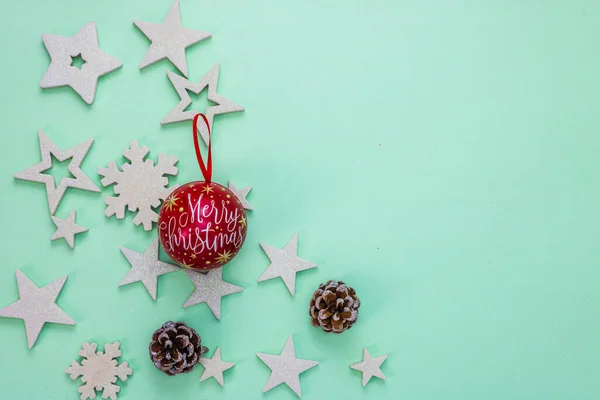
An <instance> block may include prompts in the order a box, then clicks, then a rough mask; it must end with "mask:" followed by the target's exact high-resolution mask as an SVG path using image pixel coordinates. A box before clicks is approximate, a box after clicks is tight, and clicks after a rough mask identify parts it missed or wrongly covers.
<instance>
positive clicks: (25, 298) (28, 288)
mask: <svg viewBox="0 0 600 400" xmlns="http://www.w3.org/2000/svg"><path fill="white" fill-rule="evenodd" d="M66 281H67V276H66V275H65V276H63V277H62V278H60V279H57V280H55V281H54V282H52V283H50V284H48V285H46V286H44V287H41V288H40V287H37V285H36V284H35V283H33V282H32V281H31V280H30V279H29V278H28V277H27V276H26V275H25V274H24V273H23V272H21V270H19V269H18V270H17V285H18V286H19V300H18V301H16V302H14V303H12V304H9V305H8V306H6V307H4V308H0V317H7V318H19V319H22V320H23V322H25V331H26V333H27V345H28V346H29V348H30V349H31V348H32V347H33V345H34V344H35V342H36V340H37V338H38V336H39V335H40V332H41V331H42V328H43V327H44V324H45V323H46V322H52V323H54V324H63V325H75V321H73V320H72V319H71V317H69V316H68V315H67V314H66V313H65V312H64V311H63V310H62V309H61V308H60V307H59V306H58V305H57V304H56V299H57V298H58V295H59V294H60V291H61V290H62V288H63V286H64V285H65V282H66Z"/></svg>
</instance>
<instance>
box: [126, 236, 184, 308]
mask: <svg viewBox="0 0 600 400" xmlns="http://www.w3.org/2000/svg"><path fill="white" fill-rule="evenodd" d="M121 252H122V253H123V255H125V257H126V258H127V261H129V264H131V269H130V270H129V272H127V275H125V276H124V277H123V279H121V282H119V286H123V285H128V284H130V283H133V282H139V281H141V282H142V283H143V284H144V286H145V287H146V289H147V290H148V293H150V296H152V298H153V299H154V300H156V291H157V286H158V277H159V276H160V275H164V274H168V273H169V272H174V271H179V270H180V269H181V268H179V267H178V266H176V265H173V264H169V263H166V262H164V261H160V260H159V259H158V237H157V238H156V239H154V241H153V242H152V244H150V246H148V248H147V249H146V250H145V251H144V252H143V253H138V252H137V251H133V250H130V249H128V248H125V247H121Z"/></svg>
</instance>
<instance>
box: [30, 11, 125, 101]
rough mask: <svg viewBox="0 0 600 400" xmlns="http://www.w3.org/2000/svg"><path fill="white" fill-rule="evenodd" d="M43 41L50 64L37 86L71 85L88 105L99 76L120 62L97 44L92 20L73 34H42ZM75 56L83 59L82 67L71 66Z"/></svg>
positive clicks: (116, 67) (118, 66)
mask: <svg viewBox="0 0 600 400" xmlns="http://www.w3.org/2000/svg"><path fill="white" fill-rule="evenodd" d="M42 40H43V41H44V45H45V46H46V50H48V54H50V66H49V67H48V70H47V71H46V74H45V75H44V77H43V78H42V81H41V82H40V86H41V87H43V88H53V87H59V86H71V87H72V88H73V90H75V91H76V92H77V93H78V94H79V95H80V96H81V98H82V99H83V100H84V101H85V102H86V103H88V104H92V103H93V102H94V97H95V96H96V88H97V86H98V78H100V77H101V76H103V75H106V74H108V73H110V72H112V71H114V70H116V69H118V68H120V67H121V65H122V63H121V61H120V60H118V59H117V58H115V57H113V56H111V55H110V54H107V53H106V52H104V51H103V50H102V49H101V48H100V47H99V46H98V32H97V31H96V24H95V23H94V22H88V23H87V24H86V25H84V27H83V28H81V29H80V30H79V32H77V33H76V34H75V35H73V37H64V36H58V35H50V34H45V35H43V36H42ZM77 56H80V57H81V58H82V59H83V61H85V63H84V64H83V65H82V66H81V69H79V68H77V67H75V66H73V65H72V63H73V57H77Z"/></svg>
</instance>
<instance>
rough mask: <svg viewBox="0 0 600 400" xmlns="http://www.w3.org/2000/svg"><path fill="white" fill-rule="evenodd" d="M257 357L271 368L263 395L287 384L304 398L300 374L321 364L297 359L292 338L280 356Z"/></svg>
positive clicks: (266, 355)
mask: <svg viewBox="0 0 600 400" xmlns="http://www.w3.org/2000/svg"><path fill="white" fill-rule="evenodd" d="M256 356H257V357H258V358H260V359H261V360H262V362H264V363H265V364H267V366H268V367H269V368H271V375H270V376H269V380H267V383H266V385H265V387H264V388H263V393H265V392H267V391H269V390H271V389H273V388H274V387H275V386H279V385H281V384H282V383H285V384H286V385H288V386H289V387H290V389H292V390H293V391H294V393H296V394H297V395H298V397H302V387H301V386H300V374H301V373H303V372H304V371H306V370H308V369H310V368H312V367H314V366H315V365H317V364H319V363H318V362H316V361H312V360H303V359H301V358H296V351H295V350H294V340H293V339H292V336H290V337H289V338H288V340H287V342H286V344H285V347H284V348H283V351H282V352H281V354H280V355H278V356H274V355H272V354H264V353H256Z"/></svg>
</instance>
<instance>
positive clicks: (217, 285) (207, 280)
mask: <svg viewBox="0 0 600 400" xmlns="http://www.w3.org/2000/svg"><path fill="white" fill-rule="evenodd" d="M185 273H186V274H187V276H188V277H189V278H190V280H191V281H192V283H193V284H194V286H195V287H196V289H195V290H194V292H193V293H192V294H191V295H190V297H188V299H187V300H186V302H185V303H184V304H183V308H186V307H189V306H193V305H196V304H200V303H206V304H207V305H208V308H210V310H211V311H212V312H213V314H214V315H215V317H217V319H221V298H222V297H224V296H227V295H230V294H233V293H237V292H241V291H242V290H244V288H243V287H241V286H237V285H234V284H233V283H229V282H225V281H224V280H223V269H222V268H215V269H211V270H210V271H208V272H207V273H206V274H203V273H201V272H197V271H192V270H186V271H185Z"/></svg>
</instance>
